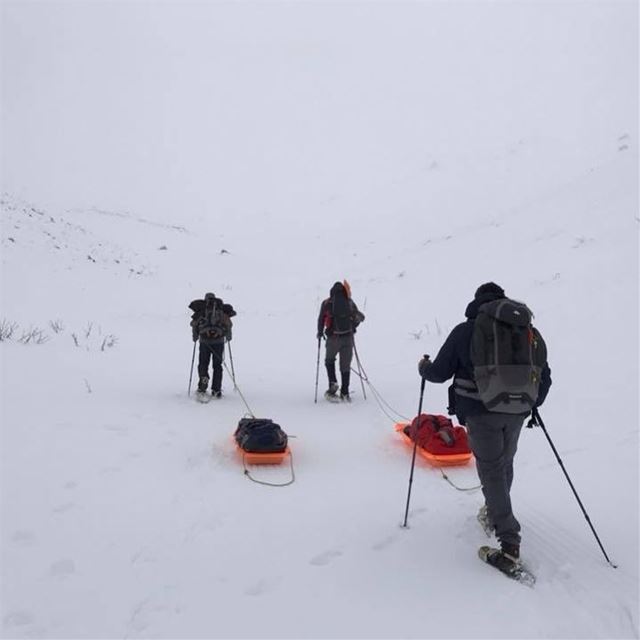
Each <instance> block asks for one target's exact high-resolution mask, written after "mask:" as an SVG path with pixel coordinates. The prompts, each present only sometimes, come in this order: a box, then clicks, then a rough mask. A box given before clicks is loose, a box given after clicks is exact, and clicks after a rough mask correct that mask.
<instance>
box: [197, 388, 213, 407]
mask: <svg viewBox="0 0 640 640" xmlns="http://www.w3.org/2000/svg"><path fill="white" fill-rule="evenodd" d="M209 400H211V396H210V395H209V394H208V393H207V392H206V391H196V401H197V402H202V403H203V404H207V402H209Z"/></svg>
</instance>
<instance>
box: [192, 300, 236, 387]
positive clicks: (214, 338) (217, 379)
mask: <svg viewBox="0 0 640 640" xmlns="http://www.w3.org/2000/svg"><path fill="white" fill-rule="evenodd" d="M189 309H191V311H193V314H192V316H191V332H192V337H193V341H194V342H196V341H198V340H200V352H199V358H198V376H199V380H198V393H199V394H204V393H206V391H207V386H208V385H209V362H211V368H212V370H213V376H212V380H211V395H212V396H213V397H214V398H220V397H221V395H222V363H223V360H224V345H225V341H229V340H231V328H232V326H233V323H232V322H231V318H232V317H233V316H235V315H236V312H235V311H234V310H233V307H232V306H231V305H230V304H225V303H224V302H223V301H222V300H221V299H220V298H216V296H215V295H214V294H213V293H206V294H205V296H204V299H202V300H193V301H192V302H191V303H190V304H189Z"/></svg>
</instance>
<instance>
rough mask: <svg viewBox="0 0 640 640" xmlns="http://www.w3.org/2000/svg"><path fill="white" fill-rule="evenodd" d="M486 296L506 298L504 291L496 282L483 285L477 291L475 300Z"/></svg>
mask: <svg viewBox="0 0 640 640" xmlns="http://www.w3.org/2000/svg"><path fill="white" fill-rule="evenodd" d="M485 296H493V297H495V298H504V297H505V295H504V289H503V288H502V287H501V286H500V285H497V284H496V283H495V282H485V283H484V284H481V285H480V286H479V287H478V288H477V289H476V293H475V296H474V298H475V299H476V300H479V299H480V298H484V297H485Z"/></svg>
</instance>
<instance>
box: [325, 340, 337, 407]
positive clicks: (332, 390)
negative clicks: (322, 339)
mask: <svg viewBox="0 0 640 640" xmlns="http://www.w3.org/2000/svg"><path fill="white" fill-rule="evenodd" d="M338 347H339V345H338V338H337V337H336V336H329V337H328V338H327V347H326V351H325V357H324V366H325V367H326V369H327V378H328V380H329V389H328V391H327V393H329V394H330V395H335V394H336V392H337V390H338V379H337V378H336V357H337V355H338Z"/></svg>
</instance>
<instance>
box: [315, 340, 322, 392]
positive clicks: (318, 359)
mask: <svg viewBox="0 0 640 640" xmlns="http://www.w3.org/2000/svg"><path fill="white" fill-rule="evenodd" d="M321 342H322V337H320V338H318V358H317V359H316V395H315V398H314V400H313V401H314V402H315V403H317V402H318V376H319V375H320V343H321Z"/></svg>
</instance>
